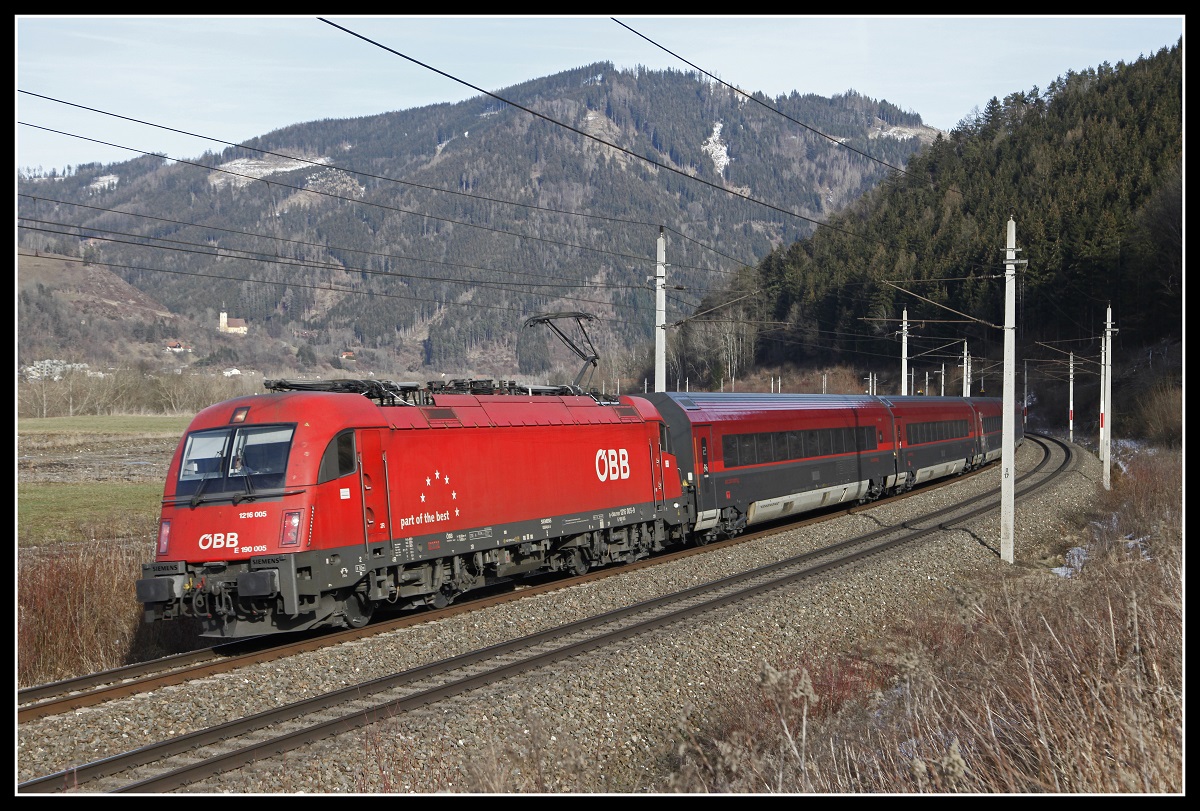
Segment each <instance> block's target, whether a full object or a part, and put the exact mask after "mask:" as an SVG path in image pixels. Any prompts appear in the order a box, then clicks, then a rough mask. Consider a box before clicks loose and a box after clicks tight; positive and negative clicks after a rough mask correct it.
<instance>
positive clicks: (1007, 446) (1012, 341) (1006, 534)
mask: <svg viewBox="0 0 1200 811" xmlns="http://www.w3.org/2000/svg"><path fill="white" fill-rule="evenodd" d="M1006 253H1007V256H1006V258H1005V264H1004V386H1003V389H1004V395H1003V398H1002V400H1003V403H1004V405H1003V409H1004V415H1003V417H1002V419H1001V422H1000V427H1001V439H1000V442H1001V446H1002V450H1001V451H1000V558H1001V559H1002V560H1003V561H1004V562H1005V563H1012V562H1013V535H1014V532H1013V525H1014V511H1013V502H1014V499H1015V495H1016V483H1017V469H1016V464H1015V463H1016V445H1015V437H1016V427H1017V426H1016V408H1017V357H1016V355H1017V223H1016V221H1014V220H1013V218H1012V217H1009V218H1008V249H1007V251H1006Z"/></svg>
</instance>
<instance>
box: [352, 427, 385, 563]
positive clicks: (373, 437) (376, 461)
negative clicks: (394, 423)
mask: <svg viewBox="0 0 1200 811" xmlns="http://www.w3.org/2000/svg"><path fill="white" fill-rule="evenodd" d="M358 480H359V484H360V486H361V487H362V514H363V542H364V543H365V544H366V545H367V546H368V547H369V546H370V545H371V544H373V543H380V542H382V541H386V540H388V538H389V537H390V535H391V523H392V516H391V514H390V509H389V506H388V494H387V491H388V486H387V466H386V458H385V456H384V453H383V448H382V447H381V443H380V439H379V431H377V430H373V429H367V430H362V431H359V432H358Z"/></svg>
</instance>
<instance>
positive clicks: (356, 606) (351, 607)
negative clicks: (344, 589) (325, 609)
mask: <svg viewBox="0 0 1200 811" xmlns="http://www.w3.org/2000/svg"><path fill="white" fill-rule="evenodd" d="M344 605H345V609H344V610H345V612H346V622H347V624H348V625H349V626H350V627H351V628H361V627H363V626H364V625H366V624H367V623H368V622H370V621H371V616H372V615H373V614H374V613H375V603H373V602H371V601H369V600H366V599H365V598H363V597H361V596H359V595H358V594H351V595H350V596H349V597H347V598H346V601H345V603H344Z"/></svg>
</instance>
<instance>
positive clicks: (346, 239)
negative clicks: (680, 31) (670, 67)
mask: <svg viewBox="0 0 1200 811" xmlns="http://www.w3.org/2000/svg"><path fill="white" fill-rule="evenodd" d="M500 99H503V100H504V101H501V100H500ZM796 122H803V124H798V123H796ZM935 135H936V131H935V130H932V129H930V128H927V127H923V126H922V124H921V120H920V116H919V115H917V114H915V113H909V112H904V111H901V110H899V109H898V108H896V107H895V106H894V105H891V104H889V103H888V102H886V101H874V100H871V99H867V98H865V97H863V96H861V95H858V94H857V93H854V92H848V93H847V94H845V95H840V96H836V97H834V98H832V99H827V98H821V97H818V96H813V95H800V94H792V95H790V96H787V97H780V98H776V99H767V98H766V97H764V96H762V95H756V96H754V97H753V100H752V99H751V98H749V97H748V96H746V95H744V94H741V93H738V92H735V91H734V90H733V89H732V88H730V87H727V86H724V85H722V84H720V83H715V82H712V81H709V80H706V79H704V78H703V77H701V76H700V75H699V74H696V73H680V72H675V71H665V72H659V71H648V70H642V69H638V70H634V71H617V70H614V68H613V66H612V65H611V64H595V65H588V66H586V67H582V68H579V69H577V70H573V71H568V72H564V73H561V74H558V75H556V76H550V77H546V78H542V79H537V80H534V81H530V82H527V83H524V84H521V85H518V86H516V87H511V88H507V89H504V90H500V91H496V92H495V94H494V95H492V96H480V97H478V98H476V99H472V100H468V101H465V102H462V103H458V104H442V105H433V106H430V107H424V108H420V109H414V110H406V111H399V112H391V113H385V114H381V115H377V116H370V117H365V118H358V119H352V120H324V121H314V122H307V123H301V124H296V125H294V126H291V127H288V128H285V129H282V130H279V131H276V132H272V133H269V134H267V135H264V136H262V137H260V138H257V139H255V140H253V141H251V142H249V143H246V144H243V145H240V146H238V147H229V148H227V149H225V150H223V151H222V152H221V153H220V154H215V153H207V154H205V155H203V156H201V157H200V158H198V159H195V160H189V161H184V160H180V161H178V162H171V161H165V160H163V159H162V158H160V157H156V156H144V157H141V158H138V159H135V160H131V161H128V162H124V163H119V164H111V165H104V166H101V165H98V164H91V165H86V166H81V167H77V168H76V169H75V170H74V171H73V172H72V173H70V174H68V175H67V176H65V177H64V176H52V177H31V176H20V177H19V178H18V207H19V217H20V224H19V226H20V227H19V229H18V230H19V248H20V250H21V251H22V252H27V253H32V252H35V251H36V252H53V253H59V254H65V255H71V256H80V257H81V258H83V259H86V260H87V261H88V262H89V263H91V265H92V266H93V267H102V268H107V269H110V270H111V271H112V272H114V273H116V274H118V275H119V276H120V277H121V278H122V279H124V280H125V281H127V282H129V283H130V284H132V285H133V286H135V287H136V288H138V289H139V290H141V291H143V292H144V293H146V294H147V295H149V296H151V297H152V298H154V299H156V300H157V301H159V302H161V303H162V305H164V306H165V307H166V308H168V309H169V310H170V311H171V312H172V313H174V314H176V315H178V316H180V318H181V320H180V321H179V322H178V323H177V324H176V325H173V326H172V327H171V328H170V330H169V333H171V334H174V333H176V332H181V333H185V334H176V335H175V337H178V338H180V339H182V340H185V341H190V342H195V343H199V342H200V341H201V335H200V334H199V333H200V332H202V331H207V332H211V331H212V330H213V328H214V327H215V324H216V323H217V320H216V314H217V313H218V312H219V311H222V310H226V311H228V313H229V315H230V316H231V317H237V318H242V319H245V320H246V321H247V322H248V324H249V326H250V330H249V333H248V335H247V338H248V339H249V340H246V341H242V342H241V343H240V344H238V343H235V344H233V347H234V349H233V351H234V354H235V355H240V356H241V362H242V363H248V362H249V363H253V362H255V361H258V360H261V359H262V358H261V355H262V354H263V349H264V348H265V347H268V346H269V347H270V351H269V353H267V356H268V357H271V356H275V357H279V356H281V355H284V356H286V353H291V356H293V357H295V358H301V359H305V358H307V359H311V358H314V357H317V358H329V357H335V356H337V355H338V354H339V353H340V352H341V351H344V350H353V351H355V352H356V356H357V357H358V358H359V359H360V362H361V359H363V358H366V359H369V360H370V362H371V363H372V365H373V367H375V368H378V369H380V370H381V371H387V372H393V371H396V370H398V371H401V372H404V371H411V372H413V374H414V376H416V377H417V378H418V379H420V376H421V374H423V373H425V372H437V371H447V370H449V371H455V370H457V371H461V372H465V373H482V374H487V375H492V376H500V377H503V376H512V375H519V374H526V375H540V374H545V373H546V371H547V370H548V369H549V368H550V366H551V363H552V361H553V360H554V356H555V347H556V346H557V342H556V341H555V339H554V337H553V336H552V335H551V334H550V333H549V332H548V331H541V332H536V331H530V330H523V329H522V327H521V325H522V323H523V322H524V320H525V319H526V318H527V317H529V316H531V315H535V314H540V313H545V312H558V311H584V312H588V313H591V314H593V315H595V316H596V318H597V321H596V325H595V326H594V327H593V328H592V330H593V331H592V336H591V337H592V338H593V339H594V340H595V341H596V343H597V345H598V346H599V348H600V352H601V354H602V355H603V356H604V357H606V358H610V359H611V358H614V357H617V356H626V357H629V358H634V359H633V360H631V361H630V363H633V364H634V365H636V364H637V363H638V362H639V361H637V360H636V357H637V356H648V350H647V347H649V346H652V344H653V323H654V318H655V312H654V307H655V302H654V294H653V289H652V285H651V284H650V282H648V277H653V276H654V273H655V268H656V263H657V241H658V239H659V235H660V232H661V233H662V234H663V236H664V238H665V242H666V261H667V263H668V265H669V268H670V270H669V285H670V287H671V288H672V290H671V301H670V303H669V307H668V318H669V319H671V320H672V321H674V320H679V319H682V318H684V317H686V316H688V315H689V314H690V313H691V312H692V310H693V308H694V307H695V305H696V303H697V302H698V301H699V299H700V297H701V296H702V295H703V294H704V293H705V292H707V291H709V290H712V289H714V288H717V289H720V288H722V287H724V285H725V281H726V280H727V279H728V278H731V277H732V276H734V275H735V274H736V273H737V272H738V271H739V270H740V269H742V268H745V267H753V266H755V265H756V264H757V263H758V262H759V261H761V259H762V258H763V257H764V256H767V255H768V254H769V253H770V252H771V251H772V250H773V249H776V248H778V247H780V246H786V245H789V244H791V243H793V242H795V240H797V239H798V238H800V237H802V236H805V235H807V234H809V233H811V231H812V228H813V227H814V224H815V223H818V222H822V221H824V220H826V219H827V218H828V217H829V215H830V214H832V213H833V212H836V211H837V210H839V209H841V208H842V207H844V206H845V205H847V204H848V203H850V202H851V201H853V200H855V199H857V198H858V197H860V196H861V195H862V194H863V192H865V191H867V190H869V189H870V188H872V187H873V186H875V185H877V184H878V183H880V182H881V181H882V180H883V179H884V178H885V177H886V174H887V172H889V171H891V169H890V168H889V167H901V166H903V165H904V163H905V162H906V161H907V160H908V159H909V158H910V157H911V155H912V154H914V153H915V152H916V151H917V150H918V149H919V148H920V147H921V146H922V145H923V144H927V143H930V142H931V141H932V138H933V137H934V136H935ZM868 155H869V156H870V157H867V156H868ZM31 295H32V294H31ZM42 298H43V300H41V304H40V305H39V308H38V311H39V312H40V313H41V314H42V317H43V318H44V317H45V314H46V313H47V312H48V311H49V310H48V307H49V305H50V303H51V302H49V301H48V300H46V299H49V298H53V291H52V290H49V289H46V288H43V291H42ZM30 301H31V300H30ZM28 303H29V302H28V301H26V300H25V299H21V300H19V306H18V315H19V316H21V314H22V313H24V312H27V311H29V312H32V311H31V310H30V308H29V307H28V306H27V305H28ZM188 324H190V325H191V326H190V328H189V327H188V326H187V325H188ZM164 329H165V328H164ZM23 332H24V330H20V329H19V330H18V351H19V356H20V360H21V361H22V362H28V361H30V360H33V359H34V358H31V357H27V353H28V352H32V351H35V347H36V351H37V352H44V351H46V346H45V340H44V338H45V336H44V335H41V336H37V337H38V339H37V340H36V341H35V340H34V337H35V336H26V335H23V334H22V333H23ZM160 332H161V331H160ZM85 345H86V342H85ZM76 348H77V349H78V347H76ZM96 349H97V350H98V349H100V347H96ZM558 351H559V352H560V357H561V352H562V351H563V348H562V347H558ZM256 353H257V354H256ZM569 364H570V365H572V366H573V365H574V364H575V361H574V360H573V359H569Z"/></svg>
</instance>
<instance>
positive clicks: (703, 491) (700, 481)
mask: <svg viewBox="0 0 1200 811" xmlns="http://www.w3.org/2000/svg"><path fill="white" fill-rule="evenodd" d="M692 437H693V439H692V441H693V443H694V445H695V447H694V448H693V451H694V452H695V454H696V457H695V458H696V508H697V509H698V510H699V511H700V522H699V524H698V526H697V528H701V525H707V526H711V525H712V524H715V523H716V516H715V513H716V504H717V491H716V477H715V476H713V464H714V461H715V459H714V455H715V452H716V448H715V447H714V446H713V431H712V426H711V425H696V426H693V428H692Z"/></svg>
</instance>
